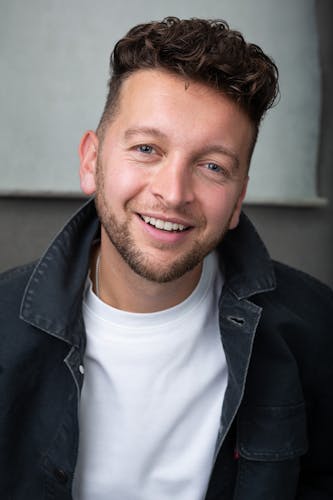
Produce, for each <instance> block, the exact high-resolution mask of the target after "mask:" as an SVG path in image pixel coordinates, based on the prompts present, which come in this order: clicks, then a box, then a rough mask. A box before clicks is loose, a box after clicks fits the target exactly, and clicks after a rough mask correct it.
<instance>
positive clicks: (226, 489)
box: [0, 202, 333, 500]
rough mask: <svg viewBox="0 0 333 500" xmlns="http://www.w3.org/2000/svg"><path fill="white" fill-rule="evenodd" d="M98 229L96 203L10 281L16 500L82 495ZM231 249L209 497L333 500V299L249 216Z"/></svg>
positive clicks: (5, 497) (7, 325)
mask: <svg viewBox="0 0 333 500" xmlns="http://www.w3.org/2000/svg"><path fill="white" fill-rule="evenodd" d="M98 232H99V224H98V220H97V217H96V213H95V209H94V205H93V203H92V202H89V203H88V204H86V205H85V206H84V207H83V209H81V210H80V211H79V212H78V213H77V214H76V215H75V216H74V217H73V218H72V220H71V221H70V222H69V223H68V224H67V225H66V226H65V228H64V229H63V230H62V232H61V233H60V234H59V235H58V236H57V238H56V239H55V240H54V242H53V243H52V244H51V246H50V247H49V249H48V250H47V251H46V253H45V254H44V255H43V257H42V258H41V259H40V260H39V262H38V263H37V264H34V265H28V266H25V267H20V268H17V269H14V270H11V271H8V272H6V273H4V274H3V275H1V277H0V315H1V316H0V498H1V499H2V500H44V499H45V500H47V499H48V500H51V499H53V500H69V499H71V484H72V479H73V474H74V470H75V463H76V459H77V449H78V435H79V431H78V418H77V409H78V400H79V396H80V389H81V387H82V382H83V377H84V366H83V355H84V349H85V331H84V324H83V318H82V311H81V307H82V294H83V289H84V284H85V280H86V275H87V269H88V264H89V254H90V249H91V244H92V241H93V240H94V239H95V238H96V237H97V236H98ZM219 252H220V256H221V265H223V272H224V276H225V285H224V288H223V292H222V295H221V300H220V330H221V340H222V343H223V347H224V350H225V354H226V359H227V363H228V386H227V391H226V395H225V400H224V404H223V408H222V415H221V426H220V432H219V436H218V440H217V445H216V457H215V464H214V468H213V471H212V475H211V479H210V483H209V487H208V491H207V496H206V500H291V499H302V500H309V499H311V500H328V499H332V498H333V478H332V468H333V459H332V457H331V452H332V450H333V439H332V434H333V433H332V424H333V404H332V399H333V398H332V396H333V394H332V382H333V362H332V354H333V351H332V346H333V337H332V334H333V329H332V313H333V294H332V292H331V291H330V290H329V289H328V288H327V287H326V286H324V285H321V284H320V283H318V282H317V281H315V280H314V279H312V278H310V277H309V276H307V275H305V274H304V273H300V272H297V271H295V270H293V269H290V268H288V267H286V266H283V265H282V264H278V263H273V262H272V261H271V260H270V259H269V256H268V254H267V252H266V250H265V248H264V246H263V244H262V242H261V240H260V239H259V237H258V235H257V234H256V232H255V230H254V228H253V227H252V225H251V223H250V222H249V221H248V220H247V218H246V217H245V215H242V217H241V221H240V225H239V227H238V228H237V229H235V230H233V231H230V232H229V233H228V235H227V236H226V238H225V240H224V241H223V243H222V245H221V247H220V249H219ZM203 369H204V367H203ZM143 432H144V430H143ZM190 439H191V436H189V440H190ZM133 453H135V450H133ZM91 500H94V499H91ZM110 500H111V499H110ZM112 500H121V499H118V498H117V499H112ZM147 500H148V499H147ZM156 500H158V499H156ZM170 500H171V499H170Z"/></svg>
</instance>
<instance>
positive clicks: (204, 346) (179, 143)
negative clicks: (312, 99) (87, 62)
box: [0, 18, 333, 500]
mask: <svg viewBox="0 0 333 500" xmlns="http://www.w3.org/2000/svg"><path fill="white" fill-rule="evenodd" d="M111 67H112V76H111V80H110V83H109V95H108V98H107V102H106V106H105V109H104V113H103V116H102V118H101V121H100V124H99V126H98V128H97V131H96V132H93V131H88V132H87V133H86V134H85V135H84V137H83V138H82V141H81V144H80V148H79V154H80V162H81V167H80V176H81V186H82V190H83V192H84V193H86V194H87V195H95V200H93V201H89V202H88V203H87V204H86V205H85V206H84V207H83V208H82V209H81V210H80V211H79V212H78V213H77V214H75V215H74V217H73V218H72V219H71V221H70V222H69V223H68V224H67V225H66V226H65V228H64V229H63V231H62V232H61V233H60V234H59V235H58V236H57V237H56V238H55V240H54V241H53V243H52V244H51V246H50V247H49V249H48V250H47V251H46V253H45V254H44V256H43V257H42V258H41V259H40V260H39V261H38V262H37V263H34V264H32V265H28V266H25V267H21V268H18V269H15V270H12V271H9V272H7V273H4V274H3V275H2V277H1V281H0V283H1V285H0V287H1V361H0V365H1V384H2V386H1V421H0V422H1V441H0V443H1V447H0V472H1V473H0V492H1V498H3V499H8V500H9V499H15V500H21V499H22V500H23V499H30V498H31V499H34V500H39V499H48V498H50V499H51V498H52V499H59V500H60V499H71V498H74V499H76V500H88V499H89V500H106V499H108V500H109V499H113V500H136V499H138V500H139V499H140V500H166V499H179V500H199V499H206V500H231V499H237V500H252V499H258V500H259V499H262V500H273V499H274V500H290V499H302V500H305V499H313V500H315V499H316V500H325V499H329V498H332V495H333V486H332V483H333V481H332V459H331V457H330V451H331V449H332V444H333V443H332V429H331V425H332V417H333V414H332V397H331V390H330V385H331V384H330V382H332V362H331V352H332V351H331V347H332V339H331V336H330V334H331V331H332V319H331V311H332V305H333V300H332V293H331V291H330V290H329V289H328V288H327V287H325V286H324V285H321V284H320V283H318V282H316V281H315V280H314V279H312V278H310V277H309V276H306V275H305V274H303V273H300V272H298V271H295V270H293V269H290V268H288V267H286V266H284V265H282V264H279V263H276V262H272V261H271V260H270V258H269V256H268V254H267V251H266V250H265V248H264V245H263V243H262V242H261V240H260V239H259V237H258V235H257V234H256V232H255V230H254V228H253V226H252V225H251V223H250V222H249V220H248V219H247V218H246V217H245V215H244V214H242V213H241V207H242V202H243V199H244V196H245V193H246V187H247V182H248V168H249V164H250V159H251V155H252V151H253V148H254V145H255V141H256V137H257V133H258V129H259V125H260V122H261V119H262V116H263V115H264V113H265V111H266V110H267V109H268V108H269V107H270V106H271V105H272V103H273V102H274V100H275V97H276V95H277V69H276V67H275V65H274V63H273V62H272V61H271V60H270V59H269V58H268V57H267V56H266V55H265V54H264V53H263V52H262V51H261V49H260V48H258V47H257V46H255V45H251V44H247V43H246V42H245V41H244V39H243V37H242V36H241V35H240V34H239V33H237V32H235V31H232V30H230V29H229V28H228V26H227V25H226V23H224V22H221V21H206V20H198V19H192V20H184V21H180V20H178V19H176V18H167V19H165V20H164V21H162V22H154V23H149V24H145V25H140V26H136V27H134V28H133V29H132V30H130V32H129V33H128V34H127V35H126V36H125V37H124V38H123V39H122V40H120V41H119V42H118V44H117V45H116V47H115V50H114V52H113V56H112V59H111ZM95 205H96V209H97V214H98V216H97V215H96V211H95Z"/></svg>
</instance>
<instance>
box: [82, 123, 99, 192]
mask: <svg viewBox="0 0 333 500" xmlns="http://www.w3.org/2000/svg"><path fill="white" fill-rule="evenodd" d="M97 151H98V137H97V135H96V134H95V132H93V131H92V130H88V132H86V133H85V134H84V136H83V137H82V139H81V142H80V145H79V158H80V183H81V189H82V191H83V192H84V193H85V194H87V195H89V196H90V195H92V194H93V193H94V192H95V190H96V182H95V173H96V165H97Z"/></svg>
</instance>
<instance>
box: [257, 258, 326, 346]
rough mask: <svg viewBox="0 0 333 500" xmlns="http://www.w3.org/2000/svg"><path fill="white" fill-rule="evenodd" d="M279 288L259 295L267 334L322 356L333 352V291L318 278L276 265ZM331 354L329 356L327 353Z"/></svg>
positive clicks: (282, 265) (283, 265)
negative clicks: (278, 336) (275, 334)
mask: <svg viewBox="0 0 333 500" xmlns="http://www.w3.org/2000/svg"><path fill="white" fill-rule="evenodd" d="M273 265H274V269H275V276H276V288H275V289H274V290H272V291H270V292H268V293H263V294H261V295H259V296H258V297H257V299H256V303H257V305H259V306H260V307H262V323H261V324H262V326H263V327H264V330H265V331H266V332H267V331H273V332H278V333H279V335H280V336H281V337H283V338H284V339H285V341H287V342H288V343H289V344H293V345H294V346H296V345H299V346H300V345H302V350H303V349H305V350H307V351H308V353H312V354H313V355H315V351H316V350H317V349H318V350H319V351H320V352H321V355H323V354H324V352H325V351H326V350H328V351H331V349H332V348H333V315H332V311H333V290H332V289H331V288H330V287H329V286H327V285H325V284H323V283H321V282H320V281H319V280H317V279H316V278H314V277H312V276H310V275H308V274H307V273H305V272H303V271H299V270H297V269H294V268H292V267H289V266H287V265H285V264H282V263H280V262H275V261H274V262H273ZM327 354H328V353H327Z"/></svg>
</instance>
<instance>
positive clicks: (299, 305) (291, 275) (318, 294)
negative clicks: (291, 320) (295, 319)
mask: <svg viewBox="0 0 333 500" xmlns="http://www.w3.org/2000/svg"><path fill="white" fill-rule="evenodd" d="M273 265H274V270H275V276H276V290H275V293H274V294H272V297H275V300H277V301H278V302H281V304H284V303H285V304H286V306H288V307H289V308H291V309H293V308H294V309H295V311H299V310H300V311H302V315H304V314H307V313H309V314H311V312H315V313H316V314H318V312H319V311H320V310H322V311H323V312H324V311H326V312H328V313H329V312H330V310H332V307H333V290H332V289H331V288H330V287H329V286H327V285H325V284H324V283H322V282H320V281H319V280H317V279H316V278H314V277H313V276H310V275H309V274H307V273H305V272H303V271H300V270H298V269H295V268H293V267H290V266H287V265H286V264H282V263H281V262H277V261H273ZM329 309H330V310H329Z"/></svg>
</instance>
